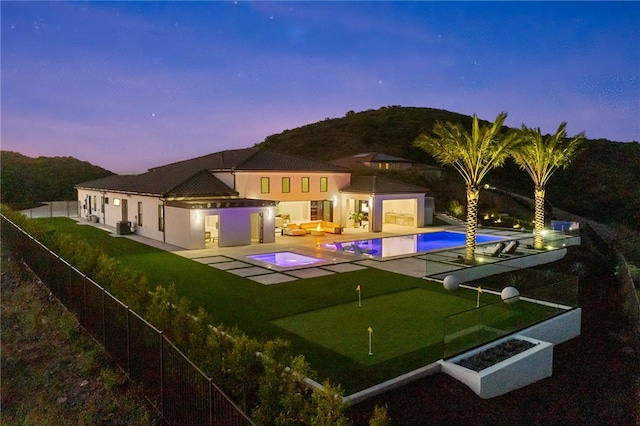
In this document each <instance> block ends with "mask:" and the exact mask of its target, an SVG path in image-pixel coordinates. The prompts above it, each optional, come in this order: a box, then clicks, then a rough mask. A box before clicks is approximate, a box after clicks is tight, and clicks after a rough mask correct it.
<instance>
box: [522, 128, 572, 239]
mask: <svg viewBox="0 0 640 426" xmlns="http://www.w3.org/2000/svg"><path fill="white" fill-rule="evenodd" d="M566 127H567V123H566V122H563V123H561V124H560V126H558V130H557V131H556V133H555V134H554V135H547V136H545V137H543V136H542V135H541V134H540V128H536V129H529V128H527V127H526V126H524V125H523V126H522V129H521V130H520V133H521V139H522V142H523V143H522V144H521V145H520V146H519V147H518V149H516V150H515V151H514V152H513V154H512V155H513V158H514V160H515V161H516V163H517V164H518V165H519V166H520V168H522V169H523V170H525V171H526V172H527V173H529V176H531V179H532V180H533V184H534V186H535V189H534V191H535V215H534V232H533V234H534V247H535V248H536V249H541V248H542V247H543V246H544V241H543V237H542V230H543V229H544V200H545V185H546V184H547V181H548V180H549V178H550V177H551V175H553V173H554V172H555V171H556V170H558V169H559V168H563V169H564V168H566V167H567V166H568V165H569V164H570V163H571V160H572V158H573V157H574V156H575V155H576V154H577V153H578V152H579V150H580V145H581V144H582V142H583V141H584V133H579V134H578V135H576V136H574V137H573V138H571V139H568V138H567V132H566Z"/></svg>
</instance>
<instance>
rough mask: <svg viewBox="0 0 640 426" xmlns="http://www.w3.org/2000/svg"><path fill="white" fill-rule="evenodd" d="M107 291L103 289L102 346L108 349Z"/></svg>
mask: <svg viewBox="0 0 640 426" xmlns="http://www.w3.org/2000/svg"><path fill="white" fill-rule="evenodd" d="M105 292H106V290H105V289H102V346H104V347H105V348H106V347H107V308H106V306H105V304H106V300H105Z"/></svg>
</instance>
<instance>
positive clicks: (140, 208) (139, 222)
mask: <svg viewBox="0 0 640 426" xmlns="http://www.w3.org/2000/svg"><path fill="white" fill-rule="evenodd" d="M138 226H142V201H138Z"/></svg>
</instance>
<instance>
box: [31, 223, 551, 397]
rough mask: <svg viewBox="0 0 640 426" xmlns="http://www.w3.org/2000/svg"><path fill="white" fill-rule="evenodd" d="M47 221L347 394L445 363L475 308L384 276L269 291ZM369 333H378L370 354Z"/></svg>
mask: <svg viewBox="0 0 640 426" xmlns="http://www.w3.org/2000/svg"><path fill="white" fill-rule="evenodd" d="M39 220H41V221H43V222H45V223H47V224H49V225H51V226H53V227H55V228H56V229H57V230H59V231H61V232H66V233H71V234H73V235H75V236H76V237H77V238H82V239H85V240H86V241H89V242H91V243H92V244H94V245H96V246H100V247H102V248H103V249H104V250H105V252H107V253H108V254H109V255H111V256H113V257H114V258H116V259H117V260H118V261H120V262H121V264H122V265H123V266H126V267H130V268H137V269H141V270H144V271H145V272H146V273H147V274H148V276H149V280H150V282H151V283H153V286H154V287H155V286H157V285H162V286H165V287H168V286H169V285H170V284H175V286H176V289H177V291H178V293H179V295H181V296H186V297H187V298H189V300H191V301H192V307H193V308H194V310H195V308H197V307H198V306H202V307H203V308H205V309H206V310H207V311H208V312H209V314H210V315H211V317H212V318H213V319H214V322H215V324H214V325H217V324H224V325H225V326H227V327H232V326H238V327H239V328H240V329H241V330H243V331H244V332H246V333H247V334H249V335H250V336H253V337H256V338H258V339H273V338H275V337H282V338H284V339H286V340H289V341H291V343H292V349H293V350H294V351H295V352H296V353H301V354H304V356H305V358H306V359H307V361H308V362H309V363H310V364H311V366H312V368H313V369H314V370H315V371H316V372H317V376H316V377H314V378H315V379H316V380H318V381H323V380H324V379H326V378H330V379H331V381H333V382H335V383H340V384H341V385H342V386H343V388H344V389H345V391H346V393H347V394H349V393H352V392H355V391H357V390H361V389H364V388H366V387H368V386H371V385H374V384H376V383H379V382H381V381H384V380H387V379H390V378H392V377H395V376H397V375H399V374H403V373H406V372H408V371H411V370H413V369H416V368H419V367H421V366H423V365H426V364H428V363H431V362H434V361H436V360H438V359H440V358H442V357H443V351H444V346H443V337H444V334H443V333H444V329H443V321H444V320H443V318H444V317H445V316H447V315H450V314H453V313H455V312H462V311H466V310H469V309H472V308H474V307H475V305H476V292H475V291H473V290H463V289H461V290H458V291H455V292H447V291H446V290H444V289H443V287H442V285H441V284H438V283H433V282H429V281H426V280H422V279H418V278H413V277H408V276H404V275H399V274H395V273H391V272H386V271H381V270H377V269H364V270H361V271H354V272H347V273H339V274H333V275H328V276H322V277H317V278H311V279H304V280H296V281H290V282H286V283H281V284H276V285H270V286H265V285H262V284H258V283H256V282H253V281H251V280H249V279H246V278H242V277H239V276H236V275H234V274H231V273H228V272H225V271H222V270H218V269H216V268H212V267H210V266H207V265H203V264H200V263H198V262H195V261H192V260H189V259H186V258H183V257H180V256H177V255H175V254H172V253H169V252H166V251H163V250H159V249H155V248H153V247H149V246H146V245H144V244H140V243H137V242H135V241H132V240H130V239H128V238H115V237H112V236H110V234H109V233H107V232H105V231H103V230H100V229H98V228H94V227H92V226H79V225H77V223H76V222H75V221H72V220H70V219H66V218H53V219H39ZM358 285H360V286H361V289H362V307H358V293H357V291H356V287H357V286H358ZM493 301H499V296H493V295H491V294H487V293H484V294H483V295H482V303H483V304H487V303H491V302H493ZM518 305H521V306H527V305H529V306H535V305H532V304H529V303H526V304H525V303H523V302H520V303H519V304H518ZM492 309H494V308H492ZM496 309H497V310H498V311H496V312H499V311H500V309H499V308H495V309H494V310H496ZM503 311H504V312H505V313H496V312H494V314H492V318H493V319H492V321H493V322H496V325H499V324H497V322H499V321H507V322H508V320H509V318H510V315H512V314H513V312H512V311H510V310H508V309H504V310H503ZM510 312H511V313H510ZM536 312H537V311H536ZM531 315H533V317H532V318H536V317H537V318H539V317H540V315H541V313H534V314H531ZM544 315H548V313H544ZM467 320H468V319H467ZM467 320H464V321H467ZM464 321H463V323H464ZM368 327H372V329H373V333H372V349H373V351H372V352H373V355H371V356H369V355H368V331H367V328H368Z"/></svg>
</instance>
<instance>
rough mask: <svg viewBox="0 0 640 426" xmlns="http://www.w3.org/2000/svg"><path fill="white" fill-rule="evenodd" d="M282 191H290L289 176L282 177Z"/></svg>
mask: <svg viewBox="0 0 640 426" xmlns="http://www.w3.org/2000/svg"><path fill="white" fill-rule="evenodd" d="M282 192H283V193H287V194H288V193H289V192H291V178H288V177H283V178H282Z"/></svg>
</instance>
